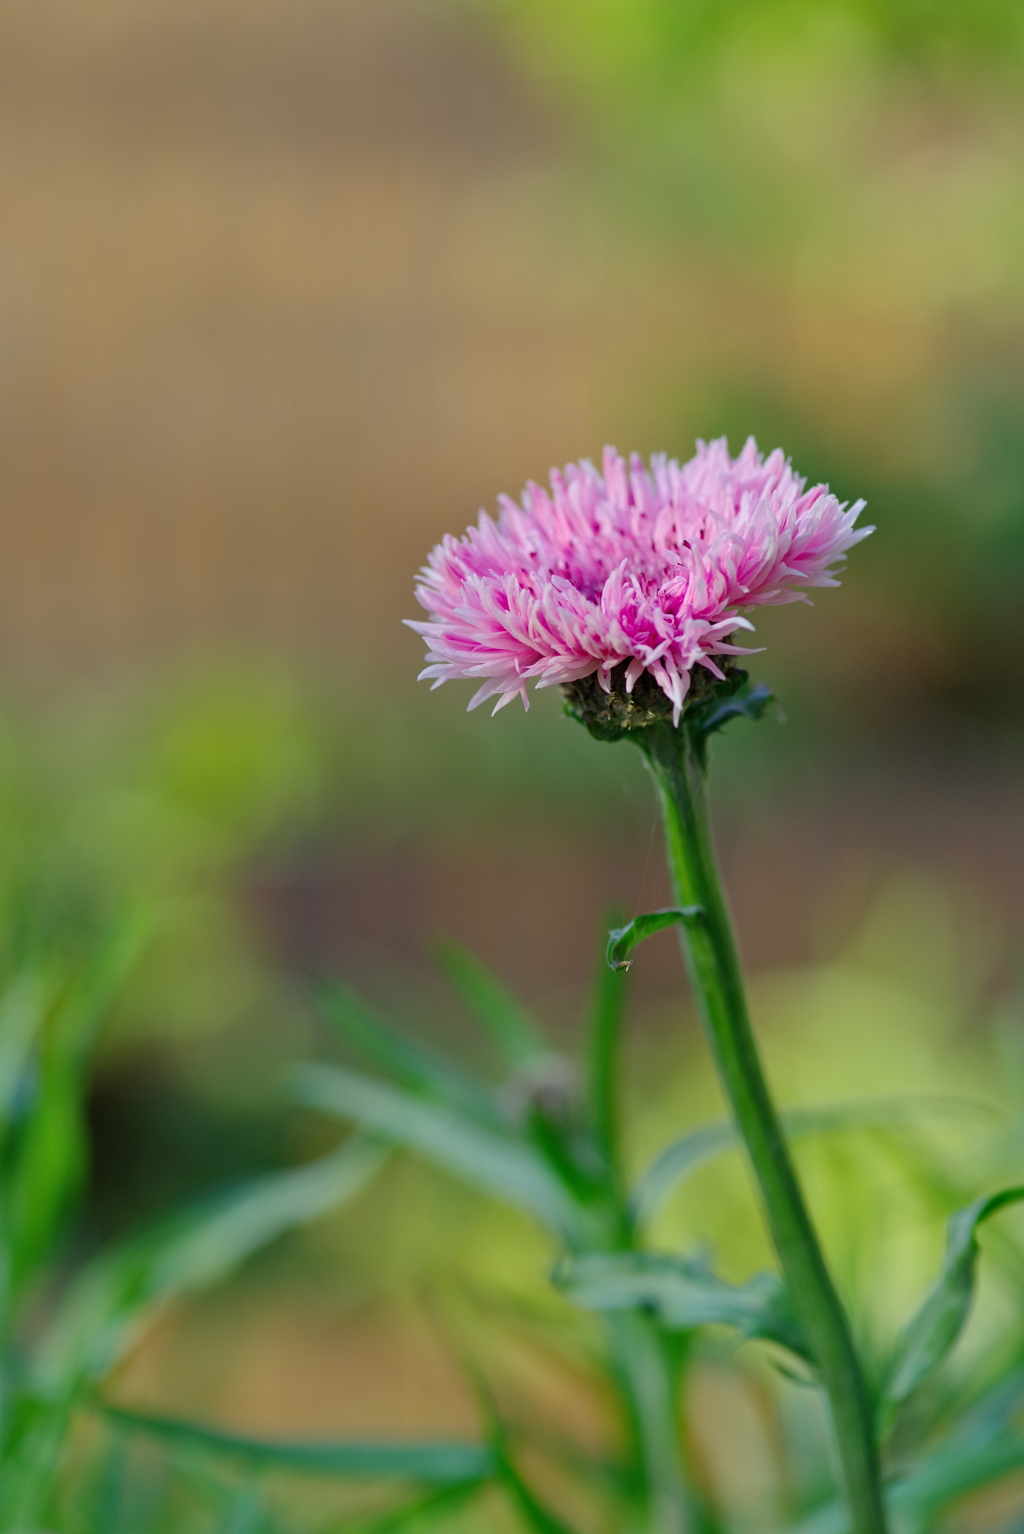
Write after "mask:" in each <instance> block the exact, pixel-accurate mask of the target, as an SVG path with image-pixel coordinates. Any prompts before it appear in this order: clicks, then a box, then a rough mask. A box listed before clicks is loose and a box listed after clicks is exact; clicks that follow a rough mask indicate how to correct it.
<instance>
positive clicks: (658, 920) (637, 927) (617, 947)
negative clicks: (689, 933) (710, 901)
mask: <svg viewBox="0 0 1024 1534" xmlns="http://www.w3.org/2000/svg"><path fill="white" fill-rule="evenodd" d="M703 916H704V910H703V907H702V906H699V905H686V906H680V907H679V908H678V909H675V908H672V909H669V910H665V911H649V912H648V913H647V915H646V916H634V917H633V920H632V921H631V922H627V923H626V925H625V926H624V927H613V928H612V930H611V932H609V934H608V949H607V960H608V967H609V968H610V969H629V967H630V965H631V964H632V963H633V960H632V959H631V958H630V954H631V953H632V952H633V949H634V948H636V947H637V945H638V944H640V943H642V942H643V941H644V939H645V938H649V937H653V936H654V934H655V933H656V932H664V930H665V928H666V927H673V926H675V924H676V923H677V922H683V923H688V922H699V921H701V920H702V919H703Z"/></svg>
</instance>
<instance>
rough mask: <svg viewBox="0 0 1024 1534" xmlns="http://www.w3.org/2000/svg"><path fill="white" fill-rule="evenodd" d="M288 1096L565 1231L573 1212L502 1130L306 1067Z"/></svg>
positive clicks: (562, 1192)
mask: <svg viewBox="0 0 1024 1534" xmlns="http://www.w3.org/2000/svg"><path fill="white" fill-rule="evenodd" d="M295 1087H296V1095H297V1096H298V1098H299V1100H300V1101H302V1102H304V1103H307V1104H308V1105H309V1106H310V1107H313V1108H319V1109H321V1110H322V1111H323V1112H325V1113H330V1114H334V1115H337V1116H338V1117H339V1118H343V1119H348V1120H350V1121H353V1122H355V1123H359V1124H362V1125H364V1126H365V1127H366V1128H367V1129H372V1130H374V1131H376V1133H377V1134H380V1135H383V1136H384V1137H385V1138H386V1139H388V1140H391V1141H392V1142H393V1143H395V1144H396V1145H404V1146H406V1147H407V1148H408V1149H410V1150H415V1151H418V1152H419V1153H420V1155H422V1156H424V1157H426V1158H427V1160H429V1161H432V1162H434V1164H435V1165H436V1166H439V1167H442V1168H444V1170H445V1171H447V1172H451V1173H452V1174H454V1176H456V1177H459V1178H461V1179H462V1180H463V1181H464V1182H467V1183H470V1184H471V1185H472V1186H473V1187H476V1188H480V1189H482V1190H483V1191H484V1192H485V1193H490V1194H493V1195H494V1196H495V1197H497V1198H501V1199H505V1200H506V1201H507V1202H509V1203H511V1204H515V1205H517V1206H518V1207H519V1208H520V1209H525V1210H526V1211H527V1212H528V1213H530V1214H532V1215H534V1216H535V1218H537V1219H538V1220H540V1221H542V1223H544V1224H545V1225H548V1226H550V1227H551V1228H553V1229H555V1230H557V1231H559V1232H561V1233H562V1234H567V1233H570V1232H575V1231H576V1230H577V1228H578V1226H579V1218H580V1211H579V1207H578V1205H577V1204H576V1203H575V1201H574V1200H573V1199H572V1197H571V1196H570V1194H569V1193H568V1191H567V1190H566V1189H565V1188H564V1187H563V1186H562V1184H561V1183H560V1182H559V1181H558V1179H557V1178H556V1177H555V1175H554V1173H553V1172H552V1171H551V1169H550V1168H549V1166H548V1165H547V1163H546V1162H545V1161H544V1160H543V1159H542V1157H541V1156H540V1155H539V1154H538V1153H537V1151H536V1150H534V1148H533V1147H532V1146H531V1145H529V1144H528V1143H527V1142H526V1141H525V1140H523V1139H520V1138H517V1137H516V1136H515V1135H513V1134H512V1133H511V1132H510V1131H509V1132H499V1131H496V1130H491V1129H487V1128H485V1127H484V1126H483V1125H481V1124H478V1123H476V1122H474V1121H473V1120H472V1119H469V1118H466V1117H462V1116H460V1115H458V1114H456V1113H454V1112H452V1111H451V1110H450V1109H448V1108H445V1107H441V1106H439V1105H437V1104H435V1103H432V1102H428V1101H427V1100H426V1099H424V1098H422V1097H416V1096H414V1095H413V1094H412V1093H411V1092H402V1091H400V1090H399V1089H398V1088H396V1087H391V1086H387V1085H385V1084H384V1083H383V1082H379V1081H373V1080H371V1078H370V1077H368V1076H360V1075H358V1074H357V1073H356V1072H354V1071H345V1070H340V1069H338V1068H337V1067H335V1066H329V1065H319V1064H309V1065H305V1066H301V1067H300V1068H299V1070H298V1071H297V1072H296V1074H295Z"/></svg>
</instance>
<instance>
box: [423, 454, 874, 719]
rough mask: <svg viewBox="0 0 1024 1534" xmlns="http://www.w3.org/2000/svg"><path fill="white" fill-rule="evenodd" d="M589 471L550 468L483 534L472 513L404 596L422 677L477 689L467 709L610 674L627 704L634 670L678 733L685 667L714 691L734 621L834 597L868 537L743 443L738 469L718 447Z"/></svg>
mask: <svg viewBox="0 0 1024 1534" xmlns="http://www.w3.org/2000/svg"><path fill="white" fill-rule="evenodd" d="M603 469H604V472H603V474H599V473H598V471H597V469H596V468H595V467H594V465H593V464H592V463H590V462H589V461H587V460H584V461H583V462H582V463H578V464H569V465H568V466H567V467H566V469H565V470H564V471H563V472H561V473H559V472H558V471H557V470H552V473H551V490H550V492H549V491H547V490H544V489H542V488H541V487H540V486H539V485H536V484H533V483H531V484H529V485H527V487H526V490H525V491H524V492H523V497H522V502H521V504H520V505H516V504H515V502H514V501H512V500H510V499H509V498H508V497H507V496H503V497H502V498H501V500H500V503H499V504H500V508H501V509H500V513H499V516H498V518H497V520H496V521H495V520H493V519H492V518H491V517H489V516H488V515H487V514H486V513H485V512H481V513H480V518H479V521H478V523H477V525H476V527H471V528H469V529H468V530H467V532H466V534H465V536H464V537H462V538H453V537H450V536H449V537H446V538H444V539H443V540H442V541H441V543H439V544H438V545H437V547H436V548H435V549H434V550H433V552H432V553H431V555H430V557H429V560H428V562H427V564H426V566H425V567H424V568H423V570H422V571H421V573H420V580H419V584H418V586H417V588H416V595H417V598H418V600H419V602H420V603H421V605H422V606H423V607H425V608H426V610H427V612H428V613H429V614H430V615H431V621H430V622H427V623H424V622H419V623H416V622H410V627H412V628H414V629H416V630H417V631H418V632H419V633H420V634H422V635H423V637H424V638H425V639H426V641H427V644H428V646H429V653H428V656H427V662H428V663H427V666H426V668H425V670H424V671H423V672H422V673H421V675H422V676H424V677H431V678H433V679H434V685H435V686H440V685H441V683H442V682H447V681H451V680H453V679H455V678H459V677H464V678H472V679H474V680H478V681H479V682H480V683H481V685H480V687H479V688H478V690H477V692H476V693H475V694H474V696H473V698H472V700H471V702H470V705H469V706H470V708H475V707H476V706H477V704H479V703H482V702H483V701H484V700H485V699H486V698H490V697H492V696H494V695H495V694H497V695H498V702H497V704H496V705H495V710H494V711H495V712H497V710H498V709H499V708H502V707H504V705H505V704H506V703H509V702H510V701H511V700H512V699H513V698H514V697H517V696H518V697H521V698H522V700H523V704H524V706H525V707H528V706H529V702H528V698H527V693H526V687H527V683H528V682H530V681H533V682H535V684H536V686H538V687H550V686H553V685H555V684H556V683H561V684H572V683H575V682H578V681H580V680H582V679H584V678H587V677H595V678H596V680H597V683H598V685H599V686H600V688H601V689H602V690H603V691H604V692H606V693H607V692H610V691H611V689H612V687H613V681H614V680H617V678H614V679H613V673H614V672H615V671H616V668H618V667H623V668H624V669H623V671H622V672H621V678H622V684H623V687H624V691H625V693H626V695H627V696H628V695H630V694H632V692H633V689H634V687H635V686H636V683H637V682H638V680H639V679H640V677H641V676H642V675H643V674H644V673H645V672H646V673H647V674H648V675H649V676H650V677H651V679H652V680H653V681H654V682H655V683H656V684H657V686H658V687H659V688H660V689H661V691H662V693H663V694H664V696H665V698H666V699H667V700H668V702H669V704H670V705H671V709H672V719H673V723H674V724H678V723H679V719H680V716H681V714H682V711H683V708H684V706H685V704H686V700H687V696H688V694H690V690H691V685H692V679H693V674H694V667H701V668H703V669H704V671H705V672H706V673H707V676H706V677H705V681H712V680H713V679H714V680H719V681H724V680H725V674H724V672H723V670H722V667H721V665H720V664H719V663H718V661H717V660H716V657H719V656H721V657H728V656H731V655H742V654H750V653H751V651H750V650H749V649H746V648H743V647H741V646H739V645H737V644H735V643H734V642H733V636H734V635H735V634H736V633H737V632H738V631H740V630H749V629H751V628H752V627H753V625H752V624H751V622H750V620H749V619H748V618H747V617H746V616H744V614H745V612H746V611H747V610H748V609H750V608H753V607H764V606H770V605H776V604H778V603H781V602H795V601H800V600H801V599H803V600H807V595H806V594H807V591H808V589H810V588H813V587H818V586H834V585H836V584H837V583H836V580H835V577H834V574H833V572H834V570H835V568H836V566H837V565H838V564H840V563H841V562H842V560H843V558H844V556H845V555H846V553H847V551H848V550H849V549H850V548H852V547H853V545H854V544H856V543H859V542H860V540H861V539H862V538H866V537H867V535H868V533H869V532H870V531H871V529H870V528H858V527H856V526H855V525H854V524H855V523H856V520H857V517H858V516H859V514H860V512H861V510H862V509H863V506H864V502H863V501H856V502H855V503H854V504H853V505H852V506H846V505H845V504H841V503H840V502H839V501H838V500H837V499H836V497H835V496H834V495H832V494H831V493H830V492H829V490H828V487H827V486H825V485H815V486H813V487H812V488H811V489H810V490H808V489H806V488H805V481H804V480H803V479H801V478H800V477H799V475H797V474H795V473H794V472H793V469H792V468H791V466H790V464H789V463H788V462H787V460H786V459H785V458H784V457H783V455H782V453H781V451H779V450H776V451H775V452H773V453H771V454H770V455H769V456H768V458H767V459H764V458H762V456H761V454H760V453H759V452H758V450H757V444H756V443H755V441H754V439H753V438H752V437H751V438H749V439H748V441H747V443H746V445H745V447H744V448H743V451H742V452H741V453H740V454H739V456H738V457H736V458H732V457H730V455H729V449H728V445H727V443H726V441H725V439H724V438H720V439H719V440H718V441H715V442H711V443H704V442H699V443H698V444H697V452H696V454H695V455H694V457H693V458H691V459H690V460H689V462H688V463H685V464H680V463H679V462H678V460H676V459H668V458H666V456H665V454H664V453H658V454H655V455H654V457H653V458H652V459H651V463H650V468H649V469H645V467H644V465H643V463H642V461H641V459H640V457H639V455H638V454H633V455H632V457H631V458H630V460H629V462H628V464H627V462H626V460H625V459H624V458H622V457H620V456H619V454H618V453H616V452H615V451H614V449H612V448H606V449H605V453H604V463H603ZM704 690H705V689H700V691H701V692H703V691H704Z"/></svg>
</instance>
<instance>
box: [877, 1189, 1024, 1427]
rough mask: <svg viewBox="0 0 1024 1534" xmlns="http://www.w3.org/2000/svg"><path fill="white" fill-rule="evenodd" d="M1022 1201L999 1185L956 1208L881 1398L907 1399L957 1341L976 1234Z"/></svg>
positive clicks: (1020, 1192)
mask: <svg viewBox="0 0 1024 1534" xmlns="http://www.w3.org/2000/svg"><path fill="white" fill-rule="evenodd" d="M1021 1199H1024V1187H1016V1188H1004V1189H1003V1190H1002V1192H1000V1193H993V1194H990V1195H989V1196H988V1197H987V1198H979V1199H975V1201H974V1203H973V1204H968V1206H967V1208H966V1209H958V1210H957V1212H956V1213H955V1214H954V1215H952V1216H951V1217H950V1219H949V1223H948V1225H947V1227H946V1256H945V1260H944V1261H943V1264H942V1270H941V1272H940V1273H939V1276H938V1279H937V1280H936V1282H935V1284H934V1285H933V1287H932V1288H931V1290H930V1291H929V1293H928V1294H927V1295H926V1296H925V1299H924V1301H923V1302H922V1304H921V1307H920V1309H919V1310H918V1311H917V1313H916V1315H914V1316H913V1317H912V1318H911V1320H910V1321H909V1322H908V1323H907V1325H906V1327H905V1328H904V1330H903V1333H902V1335H901V1336H900V1339H899V1341H898V1342H897V1344H896V1351H895V1356H894V1358H893V1361H892V1366H891V1368H890V1371H889V1377H888V1380H887V1382H886V1385H885V1390H884V1393H883V1394H884V1398H885V1399H886V1400H887V1401H889V1402H893V1403H897V1402H900V1401H904V1400H906V1398H907V1396H909V1395H910V1393H911V1391H912V1390H915V1389H916V1388H917V1386H918V1385H920V1384H921V1382H922V1380H924V1379H925V1377H926V1376H927V1375H928V1374H930V1373H931V1371H932V1370H933V1369H934V1368H935V1366H936V1365H937V1364H938V1363H941V1361H942V1359H943V1358H945V1356H946V1354H947V1353H948V1352H949V1351H950V1349H951V1348H952V1346H953V1344H954V1343H955V1342H956V1340H957V1338H958V1337H959V1335H960V1333H961V1331H962V1330H963V1328H964V1324H965V1322H966V1320H967V1315H968V1312H969V1310H970V1308H971V1301H972V1299H973V1298H974V1281H975V1271H976V1267H977V1258H978V1242H977V1236H976V1232H977V1229H978V1226H979V1225H980V1224H981V1223H982V1221H983V1220H987V1219H988V1218H989V1217H990V1216H991V1215H993V1214H995V1213H996V1211H997V1210H999V1209H1004V1208H1005V1207H1006V1205H1007V1204H1013V1203H1017V1202H1019V1201H1020V1200H1021Z"/></svg>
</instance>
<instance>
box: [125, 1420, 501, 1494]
mask: <svg viewBox="0 0 1024 1534" xmlns="http://www.w3.org/2000/svg"><path fill="white" fill-rule="evenodd" d="M104 1411H105V1413H106V1415H107V1416H108V1417H109V1418H110V1419H111V1420H112V1421H113V1422H115V1423H117V1425H118V1426H119V1427H121V1428H122V1429H125V1430H128V1431H131V1432H135V1433H144V1434H146V1435H148V1436H149V1437H152V1438H158V1439H160V1440H161V1441H162V1442H163V1443H165V1444H167V1445H169V1446H170V1447H172V1448H176V1449H180V1450H193V1451H196V1450H198V1451H200V1452H203V1453H208V1454H213V1455H216V1456H217V1457H219V1458H221V1459H229V1460H233V1461H235V1463H237V1464H239V1465H245V1466H247V1467H249V1468H250V1469H252V1470H261V1471H263V1470H291V1471H296V1472H299V1473H302V1474H305V1475H327V1476H343V1477H346V1478H350V1479H353V1480H356V1479H358V1480H373V1481H380V1480H388V1481H420V1482H425V1483H428V1484H430V1485H435V1486H465V1485H469V1484H470V1483H473V1484H475V1483H477V1482H480V1481H482V1480H487V1479H493V1477H494V1476H495V1475H496V1473H497V1461H496V1458H495V1455H494V1452H493V1450H492V1449H491V1448H490V1447H489V1446H488V1445H487V1444H482V1443H431V1442H424V1443H394V1442H391V1443H389V1442H387V1441H386V1440H380V1441H375V1440H372V1439H371V1440H365V1441H359V1440H355V1441H354V1440H342V1441H340V1442H329V1441H327V1442H313V1443H308V1442H306V1443H303V1442H293V1443H289V1442H288V1441H287V1440H285V1441H283V1442H282V1441H274V1440H269V1439H261V1438H248V1437H245V1436H243V1435H241V1434H237V1433H225V1432H221V1431H220V1429H218V1428H212V1427H205V1426H203V1425H202V1424H201V1423H198V1422H184V1421H180V1420H179V1419H177V1418H174V1417H153V1416H149V1415H148V1414H147V1413H145V1412H135V1411H130V1410H127V1409H126V1408H123V1407H119V1406H106V1407H104Z"/></svg>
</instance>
